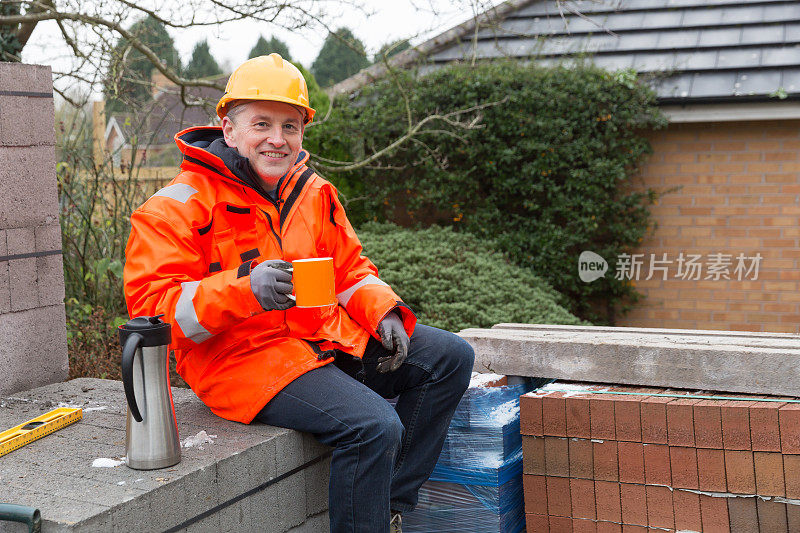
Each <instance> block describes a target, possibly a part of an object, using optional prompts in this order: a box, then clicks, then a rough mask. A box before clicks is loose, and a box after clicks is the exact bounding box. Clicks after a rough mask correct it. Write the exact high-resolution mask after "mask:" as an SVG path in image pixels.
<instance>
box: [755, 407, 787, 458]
mask: <svg viewBox="0 0 800 533" xmlns="http://www.w3.org/2000/svg"><path fill="white" fill-rule="evenodd" d="M784 405H786V404H784V403H778V402H754V403H753V405H751V406H750V442H751V443H752V446H753V451H754V452H779V451H781V433H780V430H779V426H778V409H780V408H781V407H782V406H784Z"/></svg>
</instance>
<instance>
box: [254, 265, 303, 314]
mask: <svg viewBox="0 0 800 533" xmlns="http://www.w3.org/2000/svg"><path fill="white" fill-rule="evenodd" d="M291 269H292V264H291V263H287V262H286V261H282V260H280V259H271V260H269V261H264V262H263V263H259V264H258V265H256V267H255V268H254V269H253V270H251V271H250V289H251V290H252V291H253V295H255V297H256V300H258V303H260V304H261V307H263V308H264V310H265V311H285V310H286V309H289V308H290V307H293V306H294V300H293V299H291V298H289V295H290V294H292V288H293V287H292V274H291Z"/></svg>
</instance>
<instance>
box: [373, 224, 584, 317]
mask: <svg viewBox="0 0 800 533" xmlns="http://www.w3.org/2000/svg"><path fill="white" fill-rule="evenodd" d="M358 235H359V237H360V239H361V241H362V244H363V246H364V253H365V255H366V256H367V257H369V258H370V259H371V260H372V261H373V262H374V263H375V265H376V266H377V267H378V272H379V274H380V277H381V279H383V280H384V281H386V283H388V284H389V285H390V286H391V287H392V288H393V289H394V290H395V291H396V292H397V294H398V295H399V296H400V297H401V298H402V299H403V301H404V302H405V303H407V304H408V305H409V306H410V307H411V309H413V310H414V312H415V313H416V315H417V318H418V320H419V321H420V323H423V324H427V325H429V326H435V327H438V328H442V329H446V330H450V331H459V330H461V329H464V328H471V327H482V328H486V327H490V326H492V325H494V324H497V323H500V322H526V323H537V324H580V323H582V322H581V321H580V320H579V319H578V318H576V317H575V316H574V315H572V314H570V313H569V312H568V311H567V310H566V309H564V307H563V306H562V305H561V303H560V301H561V299H562V297H561V295H559V294H558V293H557V292H556V291H554V290H553V289H552V288H551V287H550V286H549V285H548V284H547V283H546V282H545V281H543V280H542V279H541V278H539V277H538V276H536V275H535V274H533V273H532V272H531V271H530V269H526V268H521V267H519V266H516V265H514V264H512V263H511V262H510V261H509V260H508V259H507V258H506V257H505V256H504V255H503V254H502V253H500V252H497V251H496V250H495V249H494V248H493V243H492V242H491V241H484V240H479V239H476V238H475V237H473V236H471V235H468V234H462V233H457V232H455V231H453V230H452V229H451V228H445V227H438V226H433V227H430V228H427V229H421V230H409V229H405V228H401V227H399V226H396V225H394V224H388V223H384V224H380V223H375V222H373V223H368V224H365V225H363V226H362V227H361V228H360V229H359V230H358Z"/></svg>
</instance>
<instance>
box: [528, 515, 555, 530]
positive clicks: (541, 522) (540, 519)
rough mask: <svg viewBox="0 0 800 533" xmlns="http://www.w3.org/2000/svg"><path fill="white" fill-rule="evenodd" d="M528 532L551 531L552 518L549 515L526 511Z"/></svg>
mask: <svg viewBox="0 0 800 533" xmlns="http://www.w3.org/2000/svg"><path fill="white" fill-rule="evenodd" d="M525 531H526V533H550V520H549V518H548V517H547V515H540V514H533V513H525Z"/></svg>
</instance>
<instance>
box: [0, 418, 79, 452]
mask: <svg viewBox="0 0 800 533" xmlns="http://www.w3.org/2000/svg"><path fill="white" fill-rule="evenodd" d="M81 418H83V410H82V409H81V408H79V407H59V408H58V409H53V410H52V411H50V412H49V413H45V414H43V415H40V416H37V417H36V418H32V419H30V420H28V421H27V422H23V423H22V424H20V425H18V426H14V427H13V428H11V429H9V430H6V431H3V432H2V433H0V457H2V456H4V455H5V454H7V453H11V452H13V451H14V450H17V449H19V448H22V447H23V446H25V445H26V444H28V443H30V442H33V441H35V440H36V439H41V438H42V437H44V436H45V435H49V434H50V433H53V432H54V431H58V430H59V429H61V428H63V427H66V426H68V425H70V424H72V423H74V422H77V421H78V420H80V419H81Z"/></svg>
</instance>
